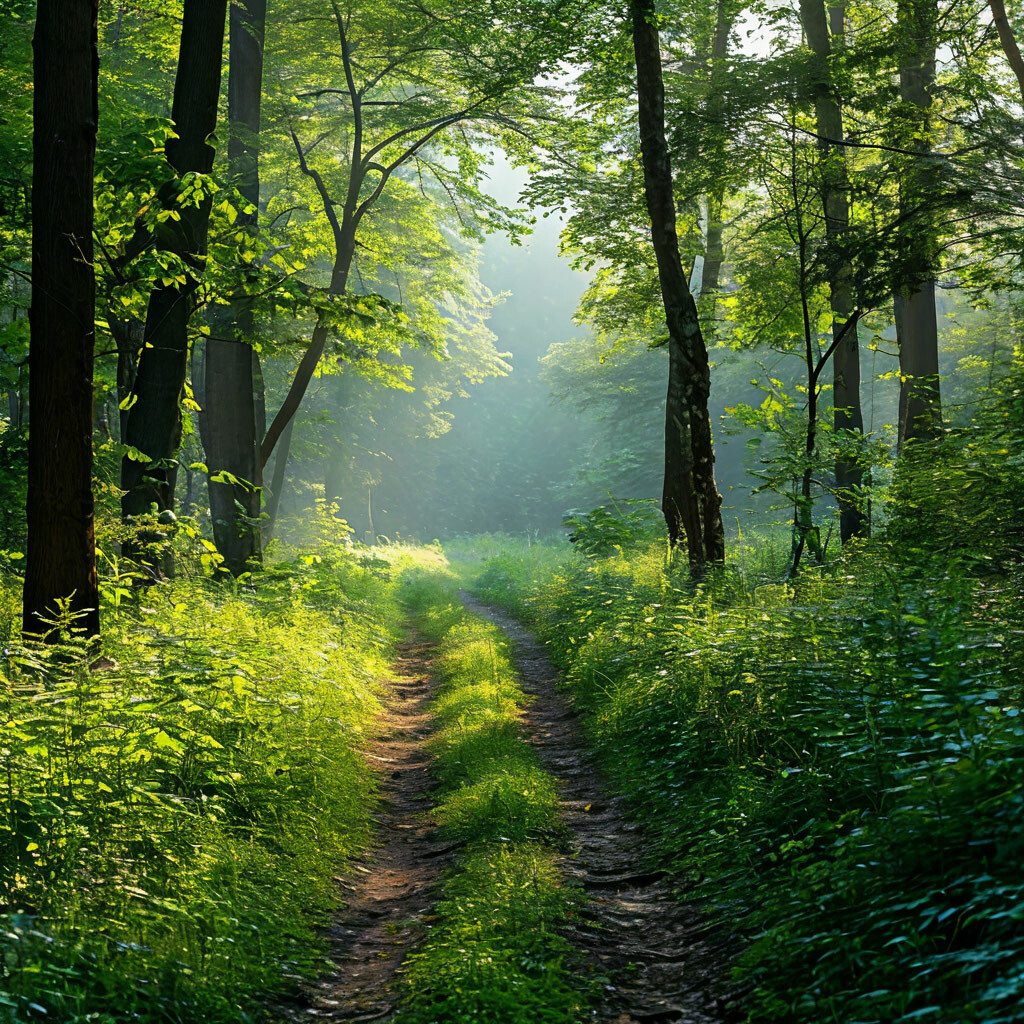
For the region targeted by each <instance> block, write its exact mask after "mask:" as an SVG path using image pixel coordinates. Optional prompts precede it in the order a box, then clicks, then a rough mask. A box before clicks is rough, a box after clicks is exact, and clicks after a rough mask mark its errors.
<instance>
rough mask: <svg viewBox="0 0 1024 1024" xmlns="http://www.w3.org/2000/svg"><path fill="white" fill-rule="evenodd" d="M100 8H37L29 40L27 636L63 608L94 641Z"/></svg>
mask: <svg viewBox="0 0 1024 1024" xmlns="http://www.w3.org/2000/svg"><path fill="white" fill-rule="evenodd" d="M97 13H98V0H39V3H38V5H37V8H36V28H35V37H34V39H33V50H34V75H35V79H34V92H33V115H34V128H33V134H32V145H33V156H34V160H33V171H32V196H33V203H32V309H31V340H30V346H29V409H30V415H31V423H30V429H29V438H28V504H27V514H28V551H27V556H28V561H27V565H26V572H25V590H24V627H25V631H26V633H42V632H45V631H46V630H47V629H49V627H48V626H47V625H46V623H45V622H44V621H43V619H44V618H50V617H52V616H53V610H54V608H55V603H56V601H57V599H59V598H67V597H70V598H71V605H70V607H71V610H72V611H73V612H76V613H78V614H80V615H81V618H80V619H79V621H78V625H79V626H80V627H81V628H83V629H84V631H85V633H86V635H88V636H94V635H96V634H97V633H98V632H99V586H98V583H97V578H96V545H95V535H94V528H93V494H92V464H93V454H92V426H93V408H92V403H93V394H92V375H93V347H94V341H95V328H94V319H95V301H96V279H95V272H94V270H93V240H92V234H93V161H94V157H95V153H96V125H97V120H98V112H97V74H98V68H99V59H98V57H97V50H96V33H97Z"/></svg>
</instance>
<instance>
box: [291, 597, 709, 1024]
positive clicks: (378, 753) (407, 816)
mask: <svg viewBox="0 0 1024 1024" xmlns="http://www.w3.org/2000/svg"><path fill="white" fill-rule="evenodd" d="M461 597H462V600H463V602H464V603H465V605H466V606H467V608H468V609H469V610H470V611H471V612H473V613H474V614H476V615H478V616H480V617H481V618H484V619H487V620H489V621H490V622H492V623H493V624H495V625H496V626H498V627H499V628H500V629H501V631H502V632H503V633H504V634H505V635H506V636H507V637H508V639H509V641H510V644H511V655H512V659H513V662H514V664H515V666H516V669H517V670H518V672H519V675H520V680H521V684H522V688H523V690H524V691H525V692H526V693H527V694H529V696H530V697H531V698H532V700H531V703H530V704H529V706H528V707H527V708H526V710H525V712H524V714H523V718H522V723H521V724H522V729H523V731H524V734H525V737H526V739H527V740H528V741H529V743H530V744H531V745H532V746H533V747H534V749H535V751H536V752H537V754H538V756H539V758H540V761H541V763H542V765H543V767H544V769H545V770H546V771H547V772H548V773H549V774H550V775H551V776H552V777H553V778H554V780H555V784H556V788H557V793H558V801H559V809H560V817H561V821H562V824H563V826H564V827H565V829H566V832H567V835H568V839H567V842H566V843H565V849H564V852H563V854H562V855H561V857H560V858H559V868H560V870H561V872H562V874H563V875H564V877H565V879H566V881H567V882H568V883H569V884H570V885H575V886H578V887H579V888H580V889H582V891H583V893H584V896H585V899H584V904H583V909H582V912H581V913H580V914H579V915H578V916H577V917H576V918H575V920H574V922H573V924H572V925H570V927H569V929H568V933H567V935H566V937H567V938H568V940H569V941H570V943H571V944H572V945H573V946H574V947H575V948H576V950H577V951H578V953H579V954H580V957H581V963H583V964H585V965H586V972H585V973H587V974H588V975H589V976H590V977H596V978H598V979H600V982H601V983H600V985H598V986H592V988H593V989H594V992H595V994H594V995H593V996H592V1000H591V1008H590V1009H589V1010H588V1011H587V1013H586V1017H585V1019H586V1020H588V1021H594V1022H600V1024H720V1022H722V1021H724V1020H726V1019H727V1016H728V1015H727V1013H726V1010H725V1007H724V998H723V990H724V985H723V978H724V977H726V976H727V975H728V967H727V962H728V956H727V953H726V951H725V950H724V949H723V948H722V945H721V942H720V940H719V942H718V943H717V944H716V941H715V939H714V937H713V935H712V933H710V932H709V930H708V927H707V922H706V921H705V919H704V918H703V915H702V914H701V912H700V910H699V908H697V907H696V906H695V905H694V904H692V903H687V902H686V901H685V900H684V899H680V897H679V895H678V893H677V892H676V891H675V889H674V887H673V883H672V880H671V879H670V878H669V877H668V876H666V875H664V874H663V873H661V872H652V871H650V870H648V868H647V866H646V864H645V856H644V851H645V849H646V845H647V844H646V843H645V840H644V835H643V833H642V831H641V830H640V828H639V826H638V825H636V824H635V823H633V822H631V821H629V819H628V818H627V816H626V814H625V811H624V809H623V806H622V802H621V800H620V799H619V798H617V797H616V796H615V795H614V793H613V792H612V791H611V790H610V789H609V788H608V786H607V785H606V784H605V783H604V781H603V779H602V777H601V773H600V771H599V770H598V768H597V766H596V764H595V763H594V761H593V760H592V758H591V756H590V755H589V753H588V752H587V750H586V747H585V744H584V741H583V738H582V735H581V732H580V728H579V726H578V723H577V721H576V719H575V716H574V715H573V714H572V712H571V711H570V710H569V708H568V707H567V705H566V703H565V701H564V699H563V697H562V695H561V694H560V692H559V690H558V686H557V684H558V673H557V670H556V669H555V667H554V666H553V665H552V663H551V662H550V660H549V659H548V657H547V655H546V654H545V652H544V650H543V648H542V647H541V646H540V645H539V644H538V643H537V642H536V641H535V640H534V639H533V637H532V636H531V634H530V633H529V632H528V631H527V630H526V629H525V628H524V627H522V626H521V625H520V624H518V623H517V622H516V621H515V620H513V619H511V618H510V617H508V616H506V615H505V614H503V613H502V612H499V611H497V610H496V609H494V608H491V607H489V606H486V605H483V604H480V603H479V602H477V601H476V600H475V599H473V598H472V597H471V596H470V595H468V594H465V593H464V594H462V595H461ZM435 654H436V651H435V650H434V649H433V648H432V646H431V644H430V643H429V642H426V641H425V640H424V639H423V638H422V637H420V636H418V635H416V634H412V635H411V638H410V639H409V640H408V641H407V642H406V643H405V644H404V645H403V646H402V647H401V649H400V652H399V658H398V660H397V663H396V666H395V678H394V680H393V683H392V690H391V693H390V695H389V696H388V697H387V698H386V699H385V703H386V712H385V721H384V728H383V730H382V735H381V737H380V739H379V741H378V742H377V744H376V745H375V746H374V748H373V749H372V750H371V751H370V752H369V759H370V763H371V766H372V767H373V768H374V769H375V770H377V771H378V772H379V775H380V783H379V793H380V797H381V805H380V811H379V826H378V831H377V842H376V845H375V846H374V847H373V848H372V849H371V850H370V851H368V852H367V854H366V855H365V857H364V858H363V860H362V861H361V862H359V863H357V864H356V865H355V867H356V872H355V876H354V877H352V878H350V879H348V880H346V881H345V882H344V883H342V884H343V885H344V886H345V887H346V889H347V891H348V897H347V901H346V902H347V905H346V908H345V910H344V911H343V912H342V913H341V914H340V915H339V916H338V918H337V919H336V921H335V922H334V924H333V925H332V927H331V929H330V933H329V943H330V945H329V951H328V955H329V958H330V961H331V962H332V963H333V964H334V965H335V967H336V970H335V971H333V972H329V973H328V974H327V975H325V976H324V977H322V978H321V979H320V981H319V982H318V983H317V984H316V985H315V986H314V987H313V988H312V989H310V991H309V993H308V1004H307V1005H306V1006H305V1007H303V1008H301V1010H299V1012H298V1013H296V1014H294V1015H293V1019H305V1020H309V1019H324V1020H332V1021H346V1022H356V1021H386V1020H389V1019H390V1018H391V1017H392V1016H393V1015H395V1014H397V1013H399V1011H400V1005H401V1000H402V985H401V981H400V979H401V975H402V973H403V963H404V962H405V959H406V957H407V956H408V955H409V953H411V952H413V951H414V950H415V949H416V946H417V943H418V941H419V940H420V939H421V938H422V937H423V935H424V934H425V932H426V930H427V928H428V927H429V922H430V920H431V909H432V906H433V904H434V902H435V900H436V899H437V896H438V890H439V886H440V882H441V879H442V876H443V874H444V872H445V868H446V865H447V864H448V862H449V861H450V860H451V857H452V853H453V851H454V849H455V848H456V847H457V846H458V845H459V844H455V845H454V846H453V844H452V843H451V841H450V840H448V841H446V840H445V839H444V838H443V837H442V836H440V835H439V833H438V831H437V829H436V828H435V827H434V826H433V823H432V822H431V820H430V817H429V814H428V812H429V809H430V806H431V802H432V793H433V792H434V791H435V789H436V784H435V782H434V781H433V779H432V777H431V774H430V765H431V756H430V753H429V750H428V741H429V739H430V736H431V732H432V716H431V714H430V710H429V704H430V700H431V695H432V692H433V691H434V689H435V680H434V678H433V674H432V662H433V660H434V657H435Z"/></svg>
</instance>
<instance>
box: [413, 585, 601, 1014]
mask: <svg viewBox="0 0 1024 1024" xmlns="http://www.w3.org/2000/svg"><path fill="white" fill-rule="evenodd" d="M404 596H405V598H406V600H407V602H408V604H409V606H410V608H411V609H412V611H413V614H414V617H415V620H416V622H417V624H418V626H419V628H420V629H421V630H422V631H423V632H424V633H426V634H427V635H428V636H430V637H431V638H432V639H435V640H437V641H438V642H439V646H440V656H439V659H438V672H439V674H440V677H441V681H442V685H441V689H440V692H439V693H438V695H437V697H436V699H435V701H434V703H433V711H434V715H435V719H436V722H437V730H436V734H435V737H434V739H433V740H432V748H433V752H434V754H435V755H436V761H435V770H436V773H437V776H438V778H439V779H440V781H441V796H440V800H439V803H438V806H437V808H436V809H435V812H434V813H435V816H436V820H437V822H438V826H439V828H440V829H441V830H442V831H443V833H444V834H445V835H447V836H449V837H450V838H451V839H452V840H454V841H457V842H459V843H460V844H463V852H462V854H461V855H460V856H459V858H458V860H457V862H456V864H455V866H454V867H453V868H452V869H451V870H450V871H449V872H448V875H447V877H446V878H445V881H444V884H443V890H442V892H443V895H442V899H441V901H440V902H439V904H438V906H437V909H436V912H435V914H436V919H435V920H434V922H433V923H432V924H431V927H430V929H429V931H428V933H427V935H426V937H425V939H424V941H423V943H422V944H421V946H420V948H419V949H418V950H417V952H415V953H414V954H413V955H412V956H410V958H409V960H408V963H407V974H406V980H407V998H406V1000H405V1003H404V1007H403V1010H402V1012H401V1014H400V1015H399V1018H398V1019H399V1021H401V1024H527V1022H542V1024H573V1022H575V1021H577V1020H578V1019H580V1014H581V1012H582V1006H583V1003H584V995H583V994H582V993H581V991H580V989H579V986H578V984H577V983H575V982H574V981H573V980H572V979H571V976H570V969H571V959H572V955H573V954H572V950H571V947H570V944H569V943H568V941H567V940H566V939H565V938H564V937H563V935H562V931H563V930H564V926H565V924H566V922H567V921H568V919H569V918H570V917H571V916H572V915H573V913H574V908H575V906H576V903H577V900H578V896H577V894H576V893H575V892H573V891H572V890H571V889H569V888H568V887H567V886H566V885H565V884H564V881H563V879H562V878H561V877H560V874H559V871H558V869H557V864H556V857H557V851H556V844H557V842H558V840H559V838H560V826H559V823H558V800H557V797H556V795H555V789H554V784H553V782H552V780H551V778H550V776H548V775H547V774H546V773H545V772H544V771H543V769H542V768H541V766H540V764H539V762H538V760H537V757H536V754H535V753H534V752H533V750H532V749H531V748H530V746H529V744H528V743H527V742H526V740H525V739H524V737H523V735H522V731H521V728H520V724H519V720H520V716H521V712H522V708H523V707H524V706H525V705H526V702H527V700H528V698H527V696H526V694H524V693H523V691H522V689H521V688H520V686H519V682H518V679H517V676H516V673H515V670H514V668H513V667H512V664H511V662H510V661H509V658H508V655H507V652H506V648H505V644H504V641H503V639H502V636H501V633H500V631H499V630H497V629H496V628H495V627H493V626H491V625H489V624H488V623H485V622H483V621H482V620H481V619H478V618H475V617H473V616H470V615H469V614H468V613H467V612H466V611H465V609H464V608H463V607H462V605H461V602H459V601H458V598H457V595H456V593H455V589H454V584H453V582H452V580H451V578H450V577H447V576H445V575H444V574H442V573H434V574H432V575H430V576H423V575H421V576H419V577H417V578H416V579H414V580H413V581H411V582H410V583H409V584H408V585H407V586H406V587H405V589H404Z"/></svg>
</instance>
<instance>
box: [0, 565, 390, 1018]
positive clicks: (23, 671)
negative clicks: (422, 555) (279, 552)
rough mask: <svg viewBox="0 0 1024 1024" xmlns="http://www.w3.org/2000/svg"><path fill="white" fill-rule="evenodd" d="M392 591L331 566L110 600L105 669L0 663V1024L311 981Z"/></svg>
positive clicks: (184, 1014)
mask: <svg viewBox="0 0 1024 1024" xmlns="http://www.w3.org/2000/svg"><path fill="white" fill-rule="evenodd" d="M392 575H393V573H392V572H391V570H390V569H388V568H387V567H386V566H385V565H384V563H380V562H376V561H374V560H368V559H362V558H359V557H356V556H354V555H349V554H345V553H338V554H333V555H330V556H328V555H324V556H322V557H321V556H316V557H314V556H305V557H299V558H296V559H294V560H292V561H290V562H288V563H278V564H275V565H273V566H271V567H269V568H268V570H267V572H266V574H265V577H264V578H263V579H262V580H261V581H260V586H259V589H258V590H253V589H252V588H251V587H248V586H246V585H245V584H244V583H243V584H238V585H228V584H214V583H212V582H209V581H206V580H204V579H202V578H201V577H198V576H196V577H194V578H185V579H182V580H181V581H179V582H175V583H170V584H163V585H160V586H156V587H151V588H148V589H144V590H142V591H139V592H136V593H135V594H134V595H130V596H128V597H125V596H124V595H121V597H120V599H119V600H118V602H117V607H116V608H115V607H114V605H113V602H111V606H110V607H108V608H107V609H106V611H105V633H104V637H103V651H102V653H103V657H104V659H105V661H104V663H103V665H104V666H105V667H101V668H99V669H98V670H96V671H93V670H90V662H91V661H92V660H93V659H94V658H95V657H96V652H95V651H86V650H85V649H83V648H82V646H81V645H80V644H76V643H75V642H74V641H73V640H70V641H69V642H68V643H67V644H65V645H64V647H63V648H60V649H58V650H56V651H52V650H49V649H41V648H39V647H28V648H17V647H15V648H14V649H13V651H12V652H11V653H10V654H9V656H8V658H7V661H6V665H5V671H4V675H3V678H2V679H0V762H2V764H3V767H4V772H3V785H2V786H0V865H3V869H2V871H0V903H2V908H0V1020H7V1021H11V1022H15V1021H25V1020H37V1019H39V1020H42V1019H49V1020H62V1021H76V1020H81V1021H85V1020H89V1021H110V1022H114V1021H127V1020H142V1021H145V1020H175V1021H203V1022H207V1024H209V1022H217V1021H239V1020H244V1019H248V1018H249V1017H251V1015H252V1014H253V1013H254V1012H255V1010H256V1009H257V1008H258V1007H259V1006H260V1005H263V1004H264V1002H265V1000H266V997H267V994H268V993H270V992H274V991H281V990H285V989H288V988H290V987H293V986H294V984H295V982H296V980H297V978H299V977H300V976H303V975H308V974H310V973H312V972H313V971H315V970H316V969H317V968H318V966H319V950H320V946H321V940H320V938H319V936H318V934H317V925H318V922H319V918H320V917H321V916H322V915H323V913H324V912H326V911H327V910H328V909H329V908H331V907H333V906H334V905H336V901H337V895H336V890H335V887H334V885H333V882H332V878H333V876H334V875H336V874H337V872H338V871H339V869H340V867H341V865H342V864H343V863H344V861H345V859H346V858H347V857H349V856H350V855H351V854H353V853H354V852H356V851H357V850H358V849H360V848H361V847H362V846H363V845H364V843H365V842H366V839H367V836H368V832H369V827H370V818H369V815H370V812H371V810H372V804H373V800H372V793H371V792H370V788H369V785H370V784H369V782H368V780H367V776H366V772H365V770H364V768H363V764H362V761H361V758H360V756H359V753H358V749H359V747H360V745H361V743H362V738H363V736H364V734H365V732H366V730H367V729H369V728H371V727H372V723H373V720H374V717H375V714H376V711H377V708H378V703H377V698H376V695H375V691H376V684H375V679H376V678H378V677H379V674H380V673H381V672H382V671H383V670H384V668H385V666H386V663H387V660H388V655H389V650H390V644H391V637H392V636H393V631H394V629H395V627H396V624H397V618H396V616H397V611H396V605H395V602H394V598H393V594H394V585H393V580H392ZM5 582H6V586H5V588H4V591H3V592H4V595H5V598H6V596H7V595H9V594H11V593H12V592H14V590H15V585H16V581H15V580H13V578H12V577H10V576H8V577H7V578H6V581H5ZM112 586H114V584H111V583H110V581H108V582H107V587H108V591H109V588H111V587H112ZM108 596H109V592H108ZM11 604H13V602H11ZM4 606H5V607H7V606H8V602H7V601H6V599H5V600H4ZM12 610H13V609H12Z"/></svg>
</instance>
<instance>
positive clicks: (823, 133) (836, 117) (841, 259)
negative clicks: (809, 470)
mask: <svg viewBox="0 0 1024 1024" xmlns="http://www.w3.org/2000/svg"><path fill="white" fill-rule="evenodd" d="M830 14H831V16H832V20H833V22H837V23H838V24H839V25H842V23H843V20H844V18H843V15H842V13H841V10H840V9H837V8H836V7H833V8H832V9H831V11H830V12H829V11H826V9H825V2H824V0H800V17H801V19H802V21H803V26H804V32H805V33H806V35H807V43H808V46H810V48H811V50H812V51H813V52H814V55H815V58H816V60H815V65H816V67H815V77H814V110H815V116H816V120H817V129H818V148H819V150H820V152H821V164H822V182H821V184H822V197H821V198H822V206H823V208H824V214H825V236H826V238H827V240H828V243H829V246H830V247H831V248H832V249H833V252H834V253H837V252H838V250H839V249H840V246H841V245H842V242H843V239H844V237H845V236H846V235H847V234H848V233H849V230H850V200H849V176H848V171H847V165H846V151H845V147H844V146H843V145H842V140H843V109H842V105H841V104H840V101H839V97H838V95H837V94H836V87H835V82H834V81H833V77H832V70H831V68H830V66H829V59H830V57H831V55H832V41H831V39H830V38H829V16H830ZM829 293H830V296H829V297H830V302H831V306H832V337H833V338H837V337H839V332H840V331H842V329H843V325H844V324H845V323H846V321H847V320H848V319H849V318H850V314H851V313H852V312H853V309H854V295H853V267H852V266H851V264H850V261H849V259H847V258H846V257H845V256H843V255H841V254H839V255H833V257H832V260H831V271H830V275H829ZM858 333H859V332H858V331H857V330H852V331H847V332H846V333H845V335H844V337H843V340H842V341H841V342H840V343H839V345H838V346H837V347H836V351H835V354H834V355H833V357H832V374H833V383H832V404H833V408H834V413H833V424H834V426H835V429H836V430H837V431H852V432H853V433H856V434H863V433H864V413H863V410H862V407H861V399H860V344H859V339H858ZM863 482H864V474H863V469H862V467H861V465H860V463H859V462H858V461H857V460H856V459H853V460H850V459H844V458H840V459H839V460H837V462H836V490H837V494H838V501H839V536H840V539H841V540H842V542H843V543H844V544H845V543H846V542H847V541H848V540H850V539H851V538H853V537H859V536H861V535H862V534H864V533H866V532H867V519H866V517H865V514H864V508H863V506H862V504H861V502H860V500H859V499H858V497H857V491H858V490H859V489H860V488H861V487H862V486H863Z"/></svg>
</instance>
